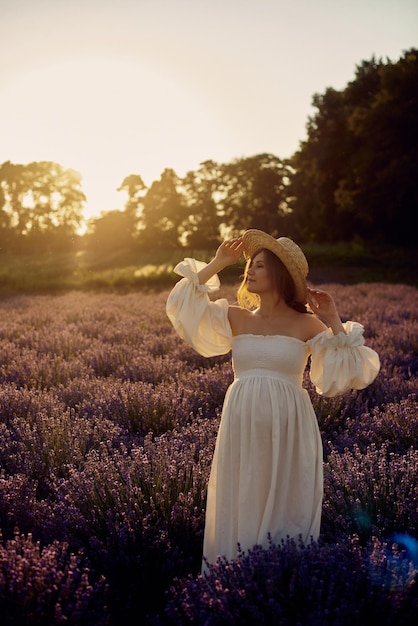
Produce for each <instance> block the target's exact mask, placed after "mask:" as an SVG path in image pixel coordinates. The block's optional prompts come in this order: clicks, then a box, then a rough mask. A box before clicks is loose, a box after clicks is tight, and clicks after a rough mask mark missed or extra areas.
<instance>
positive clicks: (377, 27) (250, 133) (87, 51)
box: [0, 0, 418, 218]
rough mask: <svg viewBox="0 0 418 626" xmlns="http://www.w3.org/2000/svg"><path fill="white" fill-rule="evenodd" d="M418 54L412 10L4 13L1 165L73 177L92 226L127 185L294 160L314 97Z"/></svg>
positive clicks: (137, 7) (190, 7)
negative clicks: (69, 172)
mask: <svg viewBox="0 0 418 626" xmlns="http://www.w3.org/2000/svg"><path fill="white" fill-rule="evenodd" d="M413 47H415V48H416V47H418V2H417V1H416V0H71V2H69V1H68V0H0V163H3V162H5V161H12V162H13V163H23V164H25V163H29V162H31V161H54V162H56V163H60V164H61V165H62V166H63V167H65V168H72V169H75V170H77V171H78V172H80V174H81V175H82V187H83V191H84V193H85V194H86V196H87V204H86V207H85V216H86V218H90V217H96V216H98V215H100V214H101V213H102V212H104V211H110V210H113V209H123V207H124V203H125V202H126V196H125V195H124V192H118V191H117V188H118V187H119V186H120V184H121V183H122V181H123V179H124V178H125V177H126V176H128V175H130V174H139V175H140V176H141V177H142V179H143V181H144V183H145V184H146V185H147V186H149V185H150V184H151V183H152V182H153V181H154V180H158V179H159V178H160V176H161V173H162V172H163V170H164V169H165V168H173V169H174V170H175V171H176V173H177V174H178V175H179V176H184V174H185V173H186V172H187V171H190V170H195V169H198V167H199V164H200V163H201V162H203V161H206V160H209V159H211V160H214V161H217V162H219V163H228V162H230V161H232V160H233V159H236V158H241V157H249V156H254V155H256V154H261V153H265V152H268V153H272V154H274V155H276V156H278V157H280V158H286V157H290V156H291V155H292V154H293V153H294V152H295V151H296V150H297V149H298V147H299V145H300V142H301V141H303V140H304V139H305V138H306V124H307V122H308V118H309V116H310V115H312V114H313V113H314V109H313V108H312V97H313V95H314V94H315V93H324V92H325V90H326V89H327V88H328V87H332V88H334V89H338V90H339V89H344V88H345V87H346V85H347V84H348V83H349V82H350V81H351V80H353V79H354V77H355V71H356V67H357V66H358V65H360V64H361V63H362V61H364V60H370V59H371V58H372V57H373V56H374V57H375V58H376V59H383V60H386V59H390V60H392V61H397V60H398V59H399V58H400V57H401V56H402V54H403V52H404V51H405V50H408V49H410V48H413Z"/></svg>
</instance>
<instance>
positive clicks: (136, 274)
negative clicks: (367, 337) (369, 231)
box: [0, 244, 418, 296]
mask: <svg viewBox="0 0 418 626" xmlns="http://www.w3.org/2000/svg"><path fill="white" fill-rule="evenodd" d="M304 252H305V254H306V256H307V258H308V261H309V266H310V272H309V279H310V280H311V281H312V282H314V283H315V282H316V283H318V282H328V281H336V282H340V281H341V282H345V283H357V282H376V281H381V282H403V283H410V284H414V285H417V284H418V283H417V276H418V272H417V269H418V268H417V260H416V259H415V258H411V256H410V254H409V253H408V251H405V250H403V249H391V250H389V249H384V250H376V249H365V248H363V247H362V246H360V245H356V244H338V245H331V244H329V245H322V246H321V245H318V244H310V245H307V246H304ZM213 254H214V249H213V250H199V249H193V248H176V249H173V250H170V249H166V250H163V249H156V250H150V251H148V252H147V251H143V250H139V249H138V248H137V249H134V248H132V247H130V248H123V249H114V250H109V249H106V250H99V251H97V252H92V251H91V250H78V251H74V252H67V253H48V254H43V255H39V256H33V255H30V256H27V255H26V256H23V255H13V254H2V255H0V296H5V295H11V294H17V293H28V294H30V293H49V292H59V291H69V290H73V289H77V290H86V291H118V292H128V291H134V290H138V289H140V290H143V289H160V288H162V287H167V286H170V285H173V284H174V282H175V281H176V280H177V279H178V276H176V275H175V274H174V273H173V269H174V267H175V265H176V264H177V263H178V262H179V261H181V260H182V259H183V258H185V257H194V258H198V259H200V260H202V261H206V262H208V261H210V259H211V258H212V256H213ZM242 270H243V262H242V263H241V264H238V265H236V266H232V267H229V268H226V269H225V270H223V272H222V275H221V279H222V281H223V282H233V283H234V284H238V282H239V280H240V276H241V273H242Z"/></svg>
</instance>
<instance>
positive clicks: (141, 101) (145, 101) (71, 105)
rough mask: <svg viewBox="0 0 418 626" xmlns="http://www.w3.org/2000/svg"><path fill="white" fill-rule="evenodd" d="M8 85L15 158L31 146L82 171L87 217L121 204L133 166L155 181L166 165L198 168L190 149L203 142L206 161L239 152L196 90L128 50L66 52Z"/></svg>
mask: <svg viewBox="0 0 418 626" xmlns="http://www.w3.org/2000/svg"><path fill="white" fill-rule="evenodd" d="M7 90H8V97H7V99H6V102H7V101H9V102H13V114H10V116H9V119H10V120H11V124H9V127H8V133H9V134H10V137H13V141H10V143H11V145H13V149H12V150H11V152H12V154H10V160H12V161H14V162H22V160H21V155H22V154H25V155H27V157H26V162H30V161H35V160H36V161H40V160H48V161H56V162H57V163H60V164H61V165H63V167H66V168H67V167H68V168H73V169H75V170H77V171H78V172H80V173H81V175H82V177H83V181H82V186H83V191H84V193H85V194H86V196H87V207H86V217H90V216H97V215H99V214H100V213H101V212H102V211H108V210H112V209H116V208H118V209H123V205H124V202H125V201H126V195H125V194H124V193H121V192H117V191H116V190H117V188H118V187H119V186H120V184H121V183H122V181H123V179H124V178H125V176H128V175H129V174H139V175H140V176H142V178H143V180H144V182H145V184H146V185H149V184H151V182H152V181H153V180H156V179H158V178H159V177H160V174H161V173H162V171H163V169H164V168H165V167H172V168H173V169H175V171H176V172H177V174H179V175H183V174H185V173H186V171H187V170H189V169H194V168H197V167H198V165H199V163H198V162H195V161H193V160H192V159H191V156H190V155H193V154H196V145H198V144H199V143H201V144H202V159H201V160H202V161H203V160H205V159H208V158H213V154H216V153H219V149H220V146H221V147H222V146H223V147H224V151H225V153H226V154H230V155H231V158H232V156H233V150H232V148H229V146H228V140H227V134H226V133H225V132H222V124H221V123H220V121H219V120H218V119H216V116H215V115H214V113H213V112H211V111H210V110H209V108H208V105H207V104H205V103H204V102H202V101H201V100H200V99H199V94H198V92H197V90H196V89H195V88H193V86H190V85H185V84H182V83H181V82H178V81H175V80H174V78H173V77H171V76H169V75H167V74H165V73H164V72H162V71H161V70H157V69H155V68H153V67H152V66H151V65H150V66H144V65H140V64H139V63H138V62H137V61H136V62H134V61H131V60H128V59H126V58H123V57H121V58H118V57H115V58H109V57H103V56H102V57H94V56H92V57H85V58H78V59H77V58H76V59H74V58H72V59H68V60H66V61H65V62H63V60H62V59H61V60H60V61H59V62H56V63H54V62H51V63H50V64H48V65H45V66H43V67H41V68H37V69H33V70H32V71H30V72H27V73H26V74H24V75H20V76H19V77H18V78H17V79H15V80H14V82H13V83H11V84H9V85H8V88H7ZM0 96H1V93H0ZM16 103H18V104H17V106H16ZM10 113H12V112H10ZM3 139H4V140H5V141H7V139H8V138H7V137H3ZM203 146H204V148H203ZM203 150H204V153H203ZM13 152H15V153H16V155H19V157H18V159H20V160H18V159H15V158H14V157H13ZM161 163H164V164H165V165H164V166H163V167H162V168H161Z"/></svg>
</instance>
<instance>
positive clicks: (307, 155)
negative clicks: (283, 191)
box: [291, 50, 418, 246]
mask: <svg viewBox="0 0 418 626" xmlns="http://www.w3.org/2000/svg"><path fill="white" fill-rule="evenodd" d="M313 105H314V106H315V107H316V108H317V113H316V114H315V115H314V116H313V117H312V118H311V119H310V120H309V122H308V125H307V130H308V138H307V140H306V141H305V142H304V143H302V144H301V147H300V150H299V151H298V152H297V153H296V154H295V155H294V157H293V159H292V164H293V166H294V168H295V170H296V172H295V176H294V177H293V178H292V184H291V189H292V192H293V196H294V201H293V203H292V208H293V210H294V220H295V224H296V226H297V234H298V237H299V238H301V239H303V240H305V241H309V240H311V241H321V242H324V241H330V242H333V241H336V240H344V241H350V240H352V239H353V238H355V237H360V238H362V239H363V240H364V241H369V242H370V241H375V242H376V241H380V242H381V243H387V244H394V245H401V246H408V245H414V244H415V233H414V229H413V228H412V225H413V223H414V221H415V220H414V213H415V212H416V207H417V206H418V182H417V177H416V172H417V171H418V149H417V145H418V143H417V139H418V136H417V128H418V50H410V51H408V52H405V53H404V56H403V57H402V58H401V59H400V60H399V61H398V62H397V63H393V62H390V61H388V62H387V63H384V62H383V61H381V60H380V61H376V60H375V59H372V60H371V61H364V62H363V63H362V64H361V65H360V66H359V67H358V68H357V71H356V75H355V79H354V80H353V81H352V82H351V83H349V84H348V85H347V87H346V88H345V89H343V90H342V91H340V92H338V91H335V90H334V89H331V88H329V89H327V90H326V92H325V93H324V94H323V95H318V94H316V95H315V96H314V98H313Z"/></svg>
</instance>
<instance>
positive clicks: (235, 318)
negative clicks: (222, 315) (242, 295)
mask: <svg viewBox="0 0 418 626" xmlns="http://www.w3.org/2000/svg"><path fill="white" fill-rule="evenodd" d="M249 315H251V311H249V310H248V309H244V308H243V307H242V306H238V305H236V304H230V305H229V308H228V319H229V323H230V324H231V328H232V330H233V331H235V333H236V332H237V329H238V327H239V326H240V324H241V323H242V321H243V320H245V319H246V318H248V316H249Z"/></svg>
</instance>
